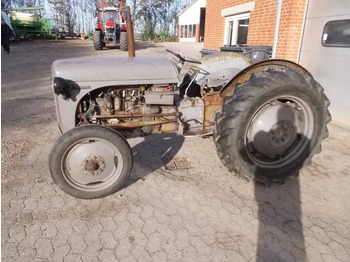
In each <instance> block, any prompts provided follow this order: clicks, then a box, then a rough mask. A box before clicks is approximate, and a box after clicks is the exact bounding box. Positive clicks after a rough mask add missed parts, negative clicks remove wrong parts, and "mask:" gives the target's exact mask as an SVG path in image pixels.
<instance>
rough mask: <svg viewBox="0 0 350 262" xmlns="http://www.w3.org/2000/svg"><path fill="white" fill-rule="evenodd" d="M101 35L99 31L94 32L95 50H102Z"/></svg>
mask: <svg viewBox="0 0 350 262" xmlns="http://www.w3.org/2000/svg"><path fill="white" fill-rule="evenodd" d="M103 46H104V44H103V34H102V32H101V31H99V30H95V32H94V47H95V49H96V50H102V49H103Z"/></svg>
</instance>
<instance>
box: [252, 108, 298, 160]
mask: <svg viewBox="0 0 350 262" xmlns="http://www.w3.org/2000/svg"><path fill="white" fill-rule="evenodd" d="M297 119H298V118H297V113H296V111H295V110H294V109H293V107H291V106H290V105H289V104H284V103H281V102H276V101H274V103H269V104H266V106H265V107H263V108H262V109H261V110H259V111H258V112H257V114H256V115H255V117H254V119H253V120H252V122H251V123H250V125H249V128H248V132H247V143H248V145H250V147H251V148H253V150H254V151H255V152H256V153H258V154H260V155H264V156H267V157H270V158H279V157H280V156H281V155H283V153H284V152H285V151H286V150H287V149H288V148H289V146H290V145H291V144H292V143H293V141H294V140H295V139H296V135H297V133H298V130H299V125H298V121H297Z"/></svg>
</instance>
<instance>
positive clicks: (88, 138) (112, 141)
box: [49, 125, 132, 199]
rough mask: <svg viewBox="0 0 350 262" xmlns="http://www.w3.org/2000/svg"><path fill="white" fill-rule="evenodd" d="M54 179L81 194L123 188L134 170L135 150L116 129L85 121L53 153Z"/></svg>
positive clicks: (86, 195)
mask: <svg viewBox="0 0 350 262" xmlns="http://www.w3.org/2000/svg"><path fill="white" fill-rule="evenodd" d="M49 169H50V173H51V177H52V179H53V180H54V182H55V183H56V184H57V185H58V186H59V187H60V188H61V189H62V190H63V191H64V192H66V193H67V194H69V195H72V196H74V197H77V198H89V199H92V198H100V197H104V196H107V195H110V194H113V193H115V192H116V191H118V190H120V189H121V188H122V187H123V186H124V185H125V182H126V180H127V179H128V177H129V176H130V174H131V169H132V151H131V149H130V146H129V144H128V142H127V141H126V140H125V139H124V138H123V137H122V136H121V135H120V134H119V133H118V132H116V131H115V130H113V129H111V128H108V127H104V126H98V125H84V126H79V127H76V128H73V129H72V130H70V131H68V132H67V133H65V134H63V135H62V136H61V137H60V138H59V139H58V140H57V142H56V144H55V146H54V147H53V149H52V151H51V153H50V155H49Z"/></svg>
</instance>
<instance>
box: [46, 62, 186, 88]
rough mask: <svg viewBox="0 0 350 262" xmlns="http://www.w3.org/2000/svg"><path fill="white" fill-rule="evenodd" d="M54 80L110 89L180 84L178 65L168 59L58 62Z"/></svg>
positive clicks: (54, 64) (55, 65) (53, 70)
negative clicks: (100, 84) (60, 79)
mask: <svg viewBox="0 0 350 262" xmlns="http://www.w3.org/2000/svg"><path fill="white" fill-rule="evenodd" d="M52 76H53V77H55V76H59V77H63V78H65V79H68V80H73V81H75V82H82V81H84V82H101V81H103V82H108V85H145V84H159V85H161V84H169V83H178V82H179V81H180V79H179V76H178V73H177V69H176V65H175V64H174V63H173V62H171V61H170V60H169V59H167V58H165V57H114V58H91V59H86V58H83V59H65V60H57V61H55V62H54V63H53V64H52Z"/></svg>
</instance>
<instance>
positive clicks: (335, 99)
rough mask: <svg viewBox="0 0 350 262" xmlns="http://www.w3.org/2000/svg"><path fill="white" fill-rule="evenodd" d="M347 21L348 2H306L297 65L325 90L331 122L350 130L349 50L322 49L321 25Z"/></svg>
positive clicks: (348, 17)
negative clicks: (306, 7)
mask: <svg viewBox="0 0 350 262" xmlns="http://www.w3.org/2000/svg"><path fill="white" fill-rule="evenodd" d="M341 19H350V1H349V0H321V1H320V0H309V6H308V10H307V15H306V21H305V29H304V35H303V41H302V46H301V52H300V60H299V63H300V64H301V65H302V66H304V67H305V68H306V69H307V70H309V71H310V72H311V73H312V75H313V76H314V77H315V79H316V80H317V81H318V82H319V83H320V84H321V85H322V86H323V87H324V89H325V94H326V95H327V96H328V98H329V99H330V102H331V105H330V107H329V109H330V112H331V114H332V118H333V121H334V122H337V123H340V124H342V125H345V126H348V127H350V103H349V101H348V99H349V98H350V48H342V47H324V46H322V44H321V40H322V33H323V28H324V25H325V24H326V23H327V22H328V21H331V20H341Z"/></svg>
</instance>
